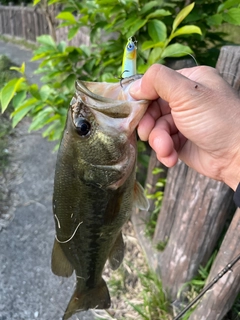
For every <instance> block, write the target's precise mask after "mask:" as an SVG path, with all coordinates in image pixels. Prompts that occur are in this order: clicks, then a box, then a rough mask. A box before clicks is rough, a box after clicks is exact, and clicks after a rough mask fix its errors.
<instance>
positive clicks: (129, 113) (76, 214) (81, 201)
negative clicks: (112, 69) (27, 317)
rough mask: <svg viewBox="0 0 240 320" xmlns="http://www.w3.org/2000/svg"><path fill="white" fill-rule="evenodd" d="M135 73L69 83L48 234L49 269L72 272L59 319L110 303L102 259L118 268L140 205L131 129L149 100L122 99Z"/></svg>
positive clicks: (142, 204)
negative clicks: (118, 79)
mask: <svg viewBox="0 0 240 320" xmlns="http://www.w3.org/2000/svg"><path fill="white" fill-rule="evenodd" d="M138 78H139V76H138V75H135V76H132V77H129V78H126V79H123V80H122V84H121V85H120V83H106V82H83V81H77V82H76V85H75V87H76V93H75V95H74V97H73V98H72V100H71V102H70V106H69V109H68V114H67V120H66V125H65V129H64V131H63V136H62V140H61V143H60V147H59V151H58V156H57V161H56V169H55V177H54V191H53V215H54V221H55V229H56V235H55V240H54V245H53V250H52V258H51V260H52V261H51V268H52V272H53V273H54V274H55V275H57V276H62V277H70V276H71V275H72V274H73V272H74V271H75V274H76V286H75V291H74V293H73V295H72V297H71V299H70V302H69V303H68V306H67V308H66V311H65V313H64V315H63V318H62V319H63V320H67V319H69V318H70V317H71V316H72V315H73V314H75V313H77V312H80V311H83V310H88V309H90V308H97V309H107V308H109V307H110V305H111V298H110V294H109V290H108V287H107V284H106V282H105V280H104V279H103V277H102V273H103V270H104V266H105V263H106V261H107V260H108V261H109V265H110V267H111V268H112V269H113V270H116V269H117V268H118V267H119V266H120V264H121V263H122V260H123V257H124V248H125V244H124V241H123V237H122V232H121V230H122V227H123V225H124V223H125V222H126V221H128V220H129V218H130V216H131V213H132V211H133V208H134V207H138V208H140V209H144V210H147V209H148V200H147V199H146V197H145V195H144V190H143V188H142V186H141V185H140V184H139V183H138V182H137V181H136V158H137V147H136V130H135V129H136V127H137V125H138V123H139V121H140V119H141V118H142V116H143V115H144V113H145V111H146V109H147V107H148V104H149V101H147V100H140V101H136V100H134V99H133V98H131V96H130V95H129V93H128V91H129V87H130V85H131V83H132V82H133V81H134V80H136V79H138Z"/></svg>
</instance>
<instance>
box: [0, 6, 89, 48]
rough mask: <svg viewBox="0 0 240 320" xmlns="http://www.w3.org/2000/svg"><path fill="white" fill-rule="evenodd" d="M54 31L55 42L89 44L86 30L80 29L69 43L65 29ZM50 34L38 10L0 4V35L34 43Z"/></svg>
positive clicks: (47, 25)
mask: <svg viewBox="0 0 240 320" xmlns="http://www.w3.org/2000/svg"><path fill="white" fill-rule="evenodd" d="M55 31H56V39H57V42H59V41H61V40H64V41H66V42H67V43H68V45H73V46H79V45H80V44H86V45H88V44H89V32H88V30H87V29H86V28H81V30H80V31H79V32H78V34H77V35H76V36H75V38H74V39H73V40H71V41H68V40H67V34H68V28H67V27H65V28H60V29H56V30H55ZM50 33H51V32H50V30H49V24H48V21H47V18H46V15H45V14H44V13H43V12H42V11H41V10H40V9H39V8H37V7H25V6H24V5H21V6H12V5H9V6H2V5H1V4H0V35H6V36H9V37H17V38H20V39H25V40H26V41H28V42H33V43H35V42H36V38H37V37H39V36H41V35H43V34H50Z"/></svg>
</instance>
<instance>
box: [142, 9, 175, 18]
mask: <svg viewBox="0 0 240 320" xmlns="http://www.w3.org/2000/svg"><path fill="white" fill-rule="evenodd" d="M170 15H171V12H170V11H168V10H164V9H158V10H156V11H154V12H152V13H150V14H149V15H148V16H147V19H152V18H161V17H164V16H170Z"/></svg>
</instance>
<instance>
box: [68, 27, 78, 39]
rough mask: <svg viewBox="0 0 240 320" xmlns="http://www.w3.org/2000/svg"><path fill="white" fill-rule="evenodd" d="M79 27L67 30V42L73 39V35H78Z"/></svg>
mask: <svg viewBox="0 0 240 320" xmlns="http://www.w3.org/2000/svg"><path fill="white" fill-rule="evenodd" d="M79 28H80V27H79V26H76V27H72V28H70V29H69V30H68V40H71V39H72V38H74V37H75V35H76V34H77V33H78V30H79Z"/></svg>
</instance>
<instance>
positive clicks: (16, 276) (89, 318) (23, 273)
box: [0, 41, 95, 320]
mask: <svg viewBox="0 0 240 320" xmlns="http://www.w3.org/2000/svg"><path fill="white" fill-rule="evenodd" d="M0 54H5V55H6V56H8V57H9V58H10V59H11V60H12V61H13V62H14V63H17V64H18V65H21V63H22V62H23V61H25V62H26V74H27V75H28V77H29V79H30V80H31V81H35V82H36V81H37V80H38V79H37V78H36V76H35V77H34V76H33V71H34V70H35V69H36V66H37V63H36V62H34V63H33V62H31V63H30V62H29V60H30V59H31V56H32V54H31V51H27V50H25V49H22V48H19V47H18V46H16V45H13V44H10V43H4V42H2V41H0ZM28 126H29V122H28V121H24V122H22V123H20V124H19V125H18V127H17V129H16V134H15V138H14V139H13V141H11V150H13V154H12V166H13V167H14V170H16V174H15V175H14V178H13V180H12V181H10V182H9V183H10V184H11V188H12V190H13V192H14V193H15V197H14V198H15V199H16V201H14V203H13V205H14V206H15V217H14V219H13V220H12V222H11V223H10V224H9V225H8V226H7V227H6V228H3V229H2V230H1V232H0V320H34V319H40V320H59V319H61V318H62V315H63V312H64V310H65V308H66V305H67V303H68V301H69V299H70V297H71V295H72V293H73V287H74V281H75V279H74V276H73V277H72V278H71V279H62V278H59V277H56V276H54V275H53V274H52V272H51V268H50V259H51V250H52V244H53V239H54V234H55V231H54V222H53V216H52V209H51V200H52V189H53V176H54V166H55V160H56V153H53V152H52V150H53V148H54V146H55V143H50V142H48V141H46V140H44V139H43V138H42V137H41V134H40V133H39V132H33V133H31V134H29V133H28V131H27V129H28ZM15 202H16V203H15ZM11 209H12V208H11ZM72 319H75V320H76V319H79V320H93V319H95V317H94V316H93V313H92V312H91V311H89V312H83V313H81V314H78V315H77V316H73V317H72Z"/></svg>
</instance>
